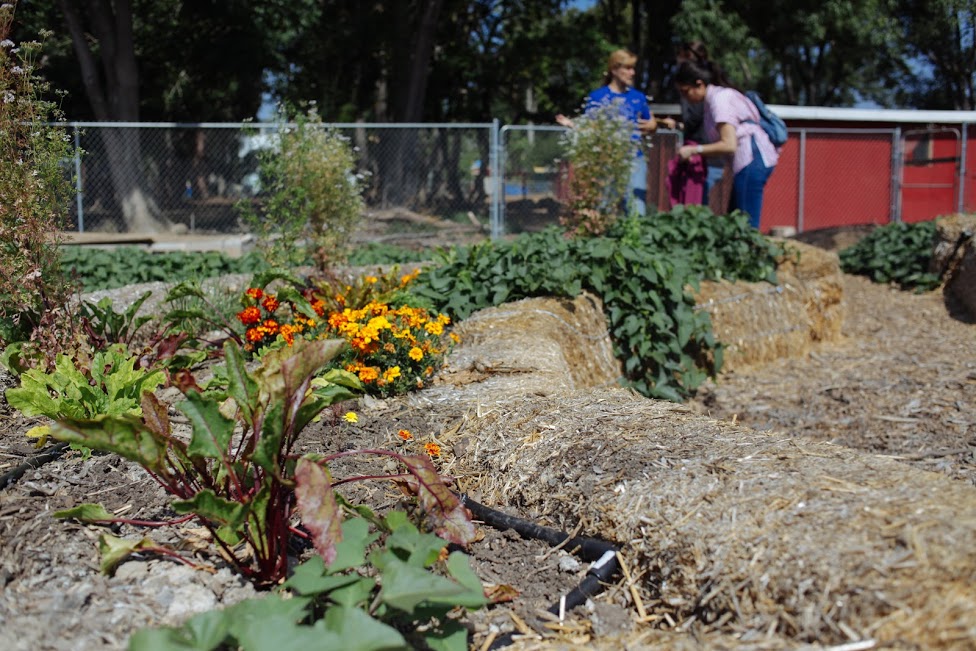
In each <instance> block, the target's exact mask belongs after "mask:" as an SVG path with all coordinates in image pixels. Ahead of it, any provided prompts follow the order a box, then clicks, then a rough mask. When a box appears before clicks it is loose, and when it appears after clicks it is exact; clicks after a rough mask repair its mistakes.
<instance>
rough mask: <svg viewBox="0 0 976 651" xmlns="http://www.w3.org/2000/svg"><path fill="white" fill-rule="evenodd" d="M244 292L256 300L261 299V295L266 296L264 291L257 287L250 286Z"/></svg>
mask: <svg viewBox="0 0 976 651" xmlns="http://www.w3.org/2000/svg"><path fill="white" fill-rule="evenodd" d="M244 293H245V294H247V295H248V296H250V297H251V298H253V299H254V300H255V301H260V300H261V297H262V296H264V292H263V291H261V290H260V289H259V288H257V287H250V288H248V290H247V291H246V292H244Z"/></svg>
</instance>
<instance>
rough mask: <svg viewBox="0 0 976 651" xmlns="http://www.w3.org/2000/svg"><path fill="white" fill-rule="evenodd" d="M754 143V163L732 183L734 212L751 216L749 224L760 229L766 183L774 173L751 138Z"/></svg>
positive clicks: (744, 169)
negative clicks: (737, 210) (765, 163)
mask: <svg viewBox="0 0 976 651" xmlns="http://www.w3.org/2000/svg"><path fill="white" fill-rule="evenodd" d="M749 142H751V143H752V162H751V163H749V165H748V166H747V167H744V168H743V169H741V170H739V172H738V173H737V174H736V175H735V179H733V181H732V205H731V208H732V210H735V209H736V208H738V209H739V210H741V211H743V212H745V213H747V214H748V215H749V224H750V225H751V226H752V227H753V228H755V229H758V228H759V214H760V213H761V212H762V202H763V190H765V188H766V181H768V180H769V175H770V174H772V173H773V168H772V167H766V166H765V165H764V164H763V160H762V156H761V155H760V154H759V147H758V146H756V141H755V140H754V139H753V138H749Z"/></svg>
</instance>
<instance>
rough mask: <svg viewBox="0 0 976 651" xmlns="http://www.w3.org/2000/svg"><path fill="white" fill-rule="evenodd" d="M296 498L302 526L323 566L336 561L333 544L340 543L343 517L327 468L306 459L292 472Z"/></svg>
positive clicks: (300, 460) (334, 545)
mask: <svg viewBox="0 0 976 651" xmlns="http://www.w3.org/2000/svg"><path fill="white" fill-rule="evenodd" d="M295 498H296V500H297V501H298V510H299V511H300V512H301V515H302V524H303V525H305V528H306V529H308V530H309V532H310V533H311V534H312V543H313V544H314V545H315V551H317V552H318V553H319V556H321V557H322V560H324V561H325V562H326V563H331V562H332V561H334V560H335V558H336V543H337V542H338V541H340V540H342V517H341V513H340V511H339V505H338V504H337V503H336V499H335V495H334V494H333V492H332V478H331V477H330V476H329V471H328V469H326V468H324V467H322V466H320V465H319V464H317V463H315V462H314V461H311V460H309V459H306V458H304V457H303V458H301V459H299V460H298V467H297V468H296V469H295Z"/></svg>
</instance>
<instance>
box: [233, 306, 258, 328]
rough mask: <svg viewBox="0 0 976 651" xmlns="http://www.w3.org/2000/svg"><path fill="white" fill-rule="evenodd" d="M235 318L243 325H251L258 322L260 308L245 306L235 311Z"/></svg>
mask: <svg viewBox="0 0 976 651" xmlns="http://www.w3.org/2000/svg"><path fill="white" fill-rule="evenodd" d="M237 320H238V321H240V322H241V323H243V324H244V325H251V324H254V323H258V322H259V321H260V320H261V310H259V309H258V308H256V307H254V306H253V305H252V306H250V307H245V308H244V309H243V310H241V311H240V312H238V313H237Z"/></svg>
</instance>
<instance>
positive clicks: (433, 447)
mask: <svg viewBox="0 0 976 651" xmlns="http://www.w3.org/2000/svg"><path fill="white" fill-rule="evenodd" d="M424 452H426V453H427V454H428V455H430V456H432V457H439V456H441V446H439V445H437V444H436V443H424Z"/></svg>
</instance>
